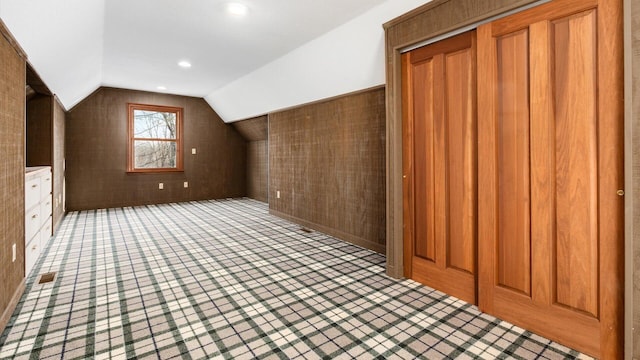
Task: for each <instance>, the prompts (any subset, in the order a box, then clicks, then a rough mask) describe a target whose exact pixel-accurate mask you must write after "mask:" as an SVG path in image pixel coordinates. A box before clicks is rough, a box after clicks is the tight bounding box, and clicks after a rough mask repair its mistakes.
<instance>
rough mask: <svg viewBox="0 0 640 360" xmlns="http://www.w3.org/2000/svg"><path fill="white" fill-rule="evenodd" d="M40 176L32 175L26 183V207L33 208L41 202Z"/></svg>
mask: <svg viewBox="0 0 640 360" xmlns="http://www.w3.org/2000/svg"><path fill="white" fill-rule="evenodd" d="M40 188H41V186H40V177H37V176H31V177H29V178H27V180H26V181H25V183H24V208H25V209H27V211H28V210H29V209H31V208H32V207H34V206H35V205H36V204H37V203H39V202H40V197H41V195H40Z"/></svg>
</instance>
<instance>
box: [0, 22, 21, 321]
mask: <svg viewBox="0 0 640 360" xmlns="http://www.w3.org/2000/svg"><path fill="white" fill-rule="evenodd" d="M0 34H1V35H3V36H0V64H2V66H0V109H2V110H1V111H0V164H1V165H0V168H1V169H2V171H1V172H0V203H1V204H2V206H0V234H2V235H1V236H0V279H2V281H0V314H3V316H2V317H1V318H0V331H2V330H3V329H4V327H5V326H6V324H7V321H8V320H9V316H5V314H11V313H12V312H13V308H15V304H16V299H19V297H20V295H22V289H24V284H23V280H24V261H25V254H24V245H25V244H24V166H25V150H24V146H25V140H24V139H25V130H24V121H25V106H26V104H25V99H26V98H25V86H26V83H25V76H26V75H25V71H26V70H25V59H24V58H23V57H22V55H23V53H22V52H21V50H20V49H19V48H18V49H16V47H14V45H16V46H17V43H16V42H15V40H13V39H12V37H11V35H10V34H9V33H8V31H6V28H5V27H4V24H3V23H2V22H1V21H0ZM7 39H9V40H7ZM14 244H15V246H16V250H17V254H16V261H15V262H14V261H12V249H11V248H12V245H14Z"/></svg>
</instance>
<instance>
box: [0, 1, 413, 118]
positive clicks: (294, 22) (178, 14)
mask: <svg viewBox="0 0 640 360" xmlns="http://www.w3.org/2000/svg"><path fill="white" fill-rule="evenodd" d="M238 2H242V3H244V4H246V5H247V6H248V9H249V11H248V14H247V16H245V17H235V16H230V15H229V14H228V13H227V12H226V5H227V4H228V1H227V0H181V1H176V0H0V18H2V20H3V21H4V22H5V24H6V25H7V27H8V28H9V30H10V31H11V32H12V33H13V35H14V36H15V37H16V39H17V40H18V42H19V43H20V44H21V46H22V47H23V48H24V49H25V51H26V53H27V55H28V57H29V61H30V63H31V64H32V65H33V67H34V68H35V69H36V71H38V73H39V74H40V76H41V77H42V79H43V80H44V81H45V82H46V83H47V85H48V86H49V88H50V89H51V90H52V91H53V92H54V93H56V94H57V95H58V97H59V98H60V100H61V102H62V103H63V105H64V106H65V107H66V108H67V109H70V108H71V107H73V106H74V105H75V104H77V103H78V102H79V101H81V100H82V99H83V98H84V97H86V96H87V95H89V94H90V93H91V92H92V91H94V90H95V89H96V88H98V87H100V86H113V87H121V88H128V89H136V90H146V91H157V92H167V93H172V94H179V95H189V96H197V97H205V98H206V99H207V101H208V102H209V103H210V104H212V105H213V107H214V109H216V110H217V111H218V112H220V113H221V115H222V116H223V119H224V120H225V121H235V120H240V119H242V118H246V117H250V116H256V115H261V114H264V113H266V112H268V111H271V110H275V109H277V108H282V107H284V106H287V105H289V106H290V105H294V104H297V103H299V102H300V101H301V100H300V99H292V100H291V101H290V102H287V100H286V99H285V100H282V99H277V101H274V102H273V105H269V104H264V101H259V102H258V104H259V106H252V107H250V108H246V107H245V105H246V104H247V102H251V101H254V100H255V99H254V98H260V97H261V95H260V94H264V95H268V93H269V92H272V91H273V90H274V88H279V87H280V86H279V85H278V84H279V83H282V84H290V83H291V77H296V78H299V73H297V72H299V71H300V69H296V68H292V72H291V74H288V73H287V72H282V71H281V70H280V71H279V72H278V73H276V74H271V75H275V76H276V78H275V81H276V83H275V84H269V83H261V81H262V80H261V79H263V78H264V76H265V74H264V72H265V71H267V72H268V71H269V67H268V66H269V64H272V63H274V62H277V61H282V60H281V59H285V60H284V63H283V64H285V65H286V64H289V63H290V62H291V61H292V60H293V61H294V62H295V61H299V60H300V61H305V62H307V63H306V64H298V65H304V66H305V67H306V69H308V71H310V72H313V71H314V68H320V69H324V70H327V66H326V65H322V64H323V63H325V62H326V61H330V62H331V63H334V62H335V60H336V57H337V56H338V55H337V54H336V51H333V52H332V51H331V50H332V49H331V46H332V45H331V44H332V43H333V44H334V45H335V46H336V48H335V49H336V50H337V51H341V49H342V48H344V47H347V48H348V47H350V45H349V43H345V41H344V39H343V38H344V36H343V35H344V34H343V33H341V32H338V34H337V36H336V34H335V32H336V31H335V30H334V31H332V29H340V28H341V27H346V29H345V30H344V31H350V32H351V33H353V34H352V36H351V38H349V39H347V40H348V41H350V42H353V41H354V40H356V43H354V44H352V45H353V46H355V48H358V47H360V46H362V44H361V41H359V39H353V35H354V34H358V32H359V31H368V32H373V33H375V35H374V36H373V38H371V35H370V36H369V38H370V39H367V41H368V42H371V44H370V47H373V48H375V50H374V54H373V55H375V56H379V55H380V53H381V52H380V51H381V50H382V49H383V48H382V45H383V44H382V39H383V37H382V34H383V32H382V27H381V25H382V22H384V21H386V20H389V19H391V18H393V17H395V16H397V15H399V14H401V13H403V12H405V11H408V10H410V9H411V8H414V7H416V6H418V5H420V4H421V3H424V2H425V1H416V0H387V1H386V2H385V0H349V1H343V0H322V1H317V0H238ZM381 4H386V5H385V6H380V5H381ZM390 4H393V5H390ZM376 9H377V11H376ZM372 13H373V15H371V14H372ZM363 17H364V18H366V19H375V21H374V22H373V23H372V22H371V20H368V21H363V20H360V21H357V19H358V18H363ZM349 23H355V24H356V26H357V24H360V23H366V25H367V26H366V27H362V26H360V27H359V28H357V29H355V30H354V27H353V25H352V26H347V24H349ZM372 26H374V28H372ZM365 28H366V29H368V30H365ZM331 33H334V34H333V36H331V35H330V34H331ZM327 35H329V38H328V39H326V36H327ZM323 37H325V40H324V41H319V40H320V39H322V38H323ZM357 37H360V35H357ZM314 40H315V41H316V42H318V43H319V44H320V45H319V46H320V47H316V48H311V49H310V50H309V49H306V50H304V49H305V46H306V47H308V44H309V43H311V44H313V43H314ZM365 42H366V41H365ZM305 44H307V45H305ZM299 49H303V51H307V53H308V54H314V56H313V58H312V59H309V58H308V56H307V57H304V56H303V57H302V58H300V54H299V52H300V50H299ZM296 51H298V52H297V53H296ZM318 51H320V53H319V54H318ZM366 53H367V55H368V54H369V53H371V51H366ZM316 54H318V55H320V56H316ZM382 54H383V52H382ZM323 55H324V56H323ZM287 59H290V60H287ZM181 60H187V61H189V62H190V63H191V64H192V66H191V67H190V68H187V69H185V68H181V67H179V66H178V65H177V63H178V62H179V61H181ZM352 60H353V59H352ZM356 60H357V59H356ZM309 61H310V62H309ZM369 62H370V61H369ZM375 62H376V63H377V64H376V69H375V70H374V71H373V73H375V74H373V73H372V74H364V75H363V74H358V75H357V77H360V78H361V77H362V76H364V77H369V78H371V79H373V80H371V81H369V82H366V81H365V82H364V83H363V82H361V81H360V83H358V82H356V83H357V85H354V86H351V87H349V86H347V87H345V86H340V87H339V90H336V91H338V92H340V91H343V90H342V89H343V88H345V89H347V90H351V88H353V87H355V88H358V87H359V88H362V87H363V86H366V85H370V84H369V83H371V84H374V83H379V82H380V74H382V72H383V67H382V68H381V66H380V64H382V63H383V59H382V58H380V59H377V60H376V61H375ZM318 64H319V65H318ZM367 66H368V67H370V65H365V67H367ZM298 67H300V66H298ZM265 69H266V70H265ZM328 70H329V71H332V70H331V69H328ZM369 70H370V69H369ZM351 80H352V79H343V81H346V82H349V81H351ZM266 81H269V82H273V81H274V79H272V78H268V79H266ZM274 85H275V86H274ZM245 86H248V87H252V89H248V88H245ZM159 87H163V89H162V90H160V89H159ZM245 90H246V91H250V92H251V96H249V97H247V96H246V92H245ZM300 91H302V90H301V89H297V90H295V92H296V93H300ZM303 92H304V91H303ZM329 92H331V91H329ZM278 94H279V96H280V97H285V98H286V97H287V96H289V91H284V92H282V91H280V92H278ZM314 94H315V93H314ZM314 94H312V95H310V96H306V97H303V98H302V100H304V101H307V100H309V99H311V100H315V99H313V98H314V97H317V96H325V94H324V93H321V94H320V93H318V95H314ZM333 95H337V93H335V94H333ZM228 99H229V100H228ZM245 108H246V110H244V109H245Z"/></svg>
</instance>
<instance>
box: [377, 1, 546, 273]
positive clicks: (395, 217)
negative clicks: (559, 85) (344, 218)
mask: <svg viewBox="0 0 640 360" xmlns="http://www.w3.org/2000/svg"><path fill="white" fill-rule="evenodd" d="M535 1H536V0H483V1H467V0H434V1H432V2H430V3H427V4H425V5H423V6H421V7H419V8H417V9H415V10H413V11H411V12H409V13H407V14H405V15H402V16H400V17H398V18H396V19H394V20H391V21H390V22H388V23H386V24H384V28H385V36H386V49H385V50H386V55H385V56H386V59H385V60H386V69H387V101H386V109H387V120H386V129H387V130H386V137H387V157H386V158H387V177H386V184H387V206H386V208H387V215H386V220H387V273H388V274H389V275H390V276H393V277H402V269H403V266H402V265H403V259H402V255H403V252H402V247H403V246H402V225H403V224H402V96H401V79H402V77H401V74H400V71H401V66H400V65H401V61H400V54H401V50H403V49H405V48H407V47H409V46H412V45H416V44H418V43H420V42H422V41H426V40H429V39H433V38H435V37H437V36H439V35H443V34H447V33H450V32H452V31H454V30H457V29H460V28H463V27H465V26H468V25H471V24H474V23H476V22H478V21H481V20H484V19H488V18H490V17H492V16H495V15H498V14H501V13H504V12H507V11H510V10H513V9H516V8H519V7H522V6H525V5H528V4H531V3H534V2H535Z"/></svg>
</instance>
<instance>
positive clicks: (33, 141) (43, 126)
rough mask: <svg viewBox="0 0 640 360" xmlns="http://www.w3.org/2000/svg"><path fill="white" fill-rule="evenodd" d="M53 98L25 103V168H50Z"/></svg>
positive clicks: (41, 97) (45, 97) (38, 96)
mask: <svg viewBox="0 0 640 360" xmlns="http://www.w3.org/2000/svg"><path fill="white" fill-rule="evenodd" d="M52 126H53V96H51V95H39V94H38V95H36V96H35V97H33V98H31V99H29V100H28V101H27V124H26V139H27V166H51V164H52V160H53V136H52Z"/></svg>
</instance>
